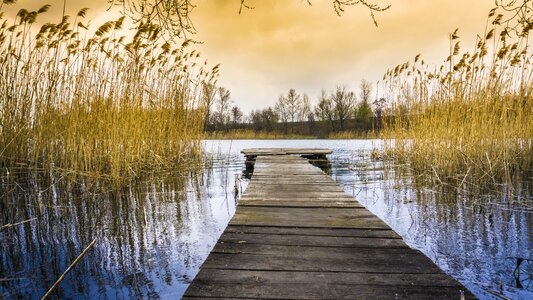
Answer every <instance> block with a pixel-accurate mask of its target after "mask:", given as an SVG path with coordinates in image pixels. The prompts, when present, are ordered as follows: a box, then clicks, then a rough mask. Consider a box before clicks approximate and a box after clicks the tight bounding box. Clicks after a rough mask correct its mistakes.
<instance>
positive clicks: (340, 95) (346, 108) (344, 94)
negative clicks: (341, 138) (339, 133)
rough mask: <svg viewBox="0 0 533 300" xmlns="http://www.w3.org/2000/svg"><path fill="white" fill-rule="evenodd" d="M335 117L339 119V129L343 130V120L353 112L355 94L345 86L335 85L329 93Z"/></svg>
mask: <svg viewBox="0 0 533 300" xmlns="http://www.w3.org/2000/svg"><path fill="white" fill-rule="evenodd" d="M331 101H332V103H333V111H334V115H335V119H336V120H339V124H340V127H341V128H340V129H341V130H344V127H345V126H344V125H345V122H346V120H347V119H348V118H350V117H351V116H352V114H353V110H354V105H355V94H354V93H353V92H350V91H347V90H346V87H337V89H336V91H335V92H334V93H332V94H331Z"/></svg>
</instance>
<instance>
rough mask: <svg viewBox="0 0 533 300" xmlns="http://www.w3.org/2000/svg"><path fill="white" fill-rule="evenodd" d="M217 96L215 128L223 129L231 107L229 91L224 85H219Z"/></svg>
mask: <svg viewBox="0 0 533 300" xmlns="http://www.w3.org/2000/svg"><path fill="white" fill-rule="evenodd" d="M217 92H218V98H217V101H218V102H217V111H216V123H217V129H224V128H225V125H226V124H227V123H228V121H229V113H230V108H231V103H232V101H231V93H230V91H228V90H227V89H226V88H224V87H219V88H218V90H217Z"/></svg>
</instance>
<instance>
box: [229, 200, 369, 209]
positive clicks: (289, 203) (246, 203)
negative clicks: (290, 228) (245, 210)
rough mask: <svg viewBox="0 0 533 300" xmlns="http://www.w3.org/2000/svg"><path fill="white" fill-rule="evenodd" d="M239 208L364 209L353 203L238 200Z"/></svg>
mask: <svg viewBox="0 0 533 300" xmlns="http://www.w3.org/2000/svg"><path fill="white" fill-rule="evenodd" d="M239 206H264V207H302V208H316V207H323V208H327V207H344V208H364V207H363V206H362V205H361V204H359V203H357V202H354V201H332V200H329V201H317V200H314V201H295V200H289V201H283V200H242V199H241V200H240V201H239Z"/></svg>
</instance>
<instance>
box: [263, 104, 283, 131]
mask: <svg viewBox="0 0 533 300" xmlns="http://www.w3.org/2000/svg"><path fill="white" fill-rule="evenodd" d="M261 117H262V120H263V124H264V128H265V130H266V131H270V132H271V131H274V130H275V129H276V124H278V121H279V115H278V114H277V113H276V111H275V110H274V109H272V107H267V108H265V109H263V111H262V112H261Z"/></svg>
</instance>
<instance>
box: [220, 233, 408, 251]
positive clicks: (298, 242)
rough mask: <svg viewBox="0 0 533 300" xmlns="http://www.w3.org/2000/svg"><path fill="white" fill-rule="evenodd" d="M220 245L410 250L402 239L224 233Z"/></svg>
mask: <svg viewBox="0 0 533 300" xmlns="http://www.w3.org/2000/svg"><path fill="white" fill-rule="evenodd" d="M218 241H219V242H220V243H237V244H258V245H278V246H312V247H338V248H409V247H408V246H407V245H406V244H405V243H404V242H403V241H402V240H401V239H389V238H374V237H345V236H343V237H336V236H308V235H284V234H264V233H261V234H259V233H256V234H248V233H236V232H224V233H223V234H222V236H221V237H220V238H219V239H218Z"/></svg>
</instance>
